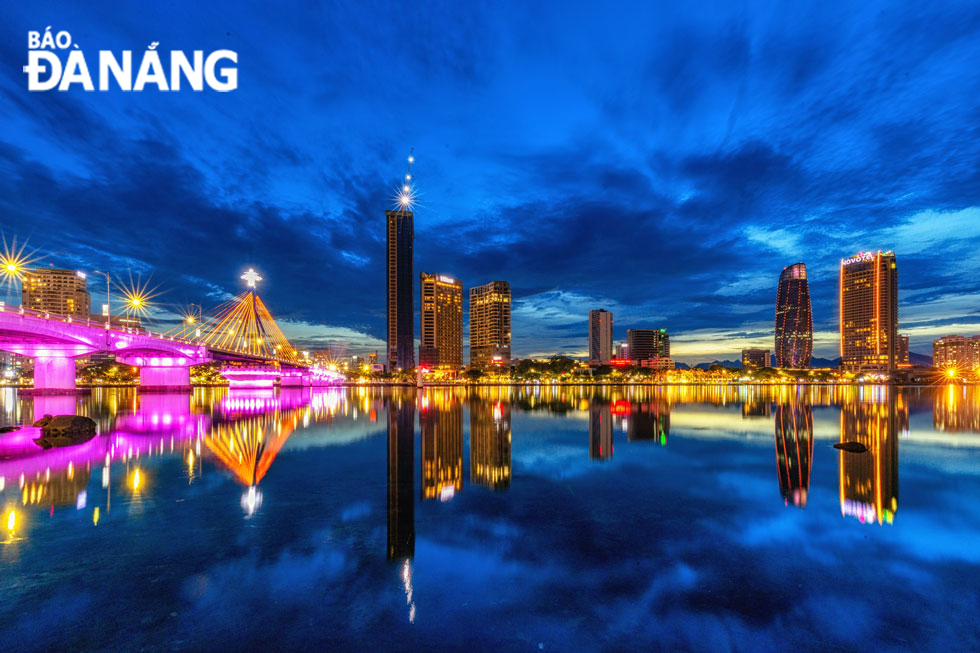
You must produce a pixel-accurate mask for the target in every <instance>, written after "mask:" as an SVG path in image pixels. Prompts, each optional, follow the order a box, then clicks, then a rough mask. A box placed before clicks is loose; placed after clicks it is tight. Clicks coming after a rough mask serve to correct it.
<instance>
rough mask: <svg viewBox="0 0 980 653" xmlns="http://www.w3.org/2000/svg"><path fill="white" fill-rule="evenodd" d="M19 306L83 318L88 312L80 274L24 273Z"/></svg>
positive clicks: (43, 270)
mask: <svg viewBox="0 0 980 653" xmlns="http://www.w3.org/2000/svg"><path fill="white" fill-rule="evenodd" d="M21 306H23V307H24V308H26V309H29V310H32V311H39V312H42V313H53V314H55V315H70V316H71V317H79V318H87V317H89V315H90V313H91V311H92V299H91V297H90V296H89V294H88V290H87V288H86V281H85V273H84V272H76V271H75V270H58V269H56V268H36V269H34V270H27V271H25V272H24V278H23V281H22V284H21Z"/></svg>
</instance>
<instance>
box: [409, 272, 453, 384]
mask: <svg viewBox="0 0 980 653" xmlns="http://www.w3.org/2000/svg"><path fill="white" fill-rule="evenodd" d="M421 280H422V283H421V288H422V290H421V295H422V319H421V327H422V328H421V342H420V344H419V365H421V366H422V367H426V368H428V369H444V370H459V369H462V367H463V285H462V284H461V283H460V282H459V281H457V280H456V279H453V278H452V277H447V276H445V275H436V274H426V273H424V272H423V273H422V275H421Z"/></svg>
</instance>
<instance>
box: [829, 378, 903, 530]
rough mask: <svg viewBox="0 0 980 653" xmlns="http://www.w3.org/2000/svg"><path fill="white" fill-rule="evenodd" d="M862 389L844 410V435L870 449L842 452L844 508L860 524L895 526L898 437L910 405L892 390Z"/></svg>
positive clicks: (841, 479)
mask: <svg viewBox="0 0 980 653" xmlns="http://www.w3.org/2000/svg"><path fill="white" fill-rule="evenodd" d="M861 390H862V391H860V392H858V393H856V394H857V396H856V397H853V398H852V401H849V402H847V403H845V404H844V406H843V407H842V408H841V421H840V439H841V442H847V441H856V442H860V443H861V444H863V445H865V446H866V447H867V448H868V451H867V452H866V453H849V452H846V451H840V452H839V460H840V462H839V464H840V510H841V514H842V515H845V516H849V517H854V518H856V519H857V520H858V521H860V522H861V523H873V522H877V523H879V524H885V523H887V524H891V523H892V521H893V520H894V519H895V513H896V511H897V510H898V435H899V431H900V430H901V431H905V432H907V431H908V423H909V413H908V406H907V404H906V403H905V402H904V401H903V400H902V398H901V393H900V392H898V391H896V390H895V389H894V388H888V387H877V388H868V389H863V388H862V389H861ZM864 390H867V391H864Z"/></svg>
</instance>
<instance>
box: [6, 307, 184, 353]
mask: <svg viewBox="0 0 980 653" xmlns="http://www.w3.org/2000/svg"><path fill="white" fill-rule="evenodd" d="M0 312H3V313H7V314H10V315H23V316H25V317H34V318H38V319H42V320H49V321H54V322H62V323H64V324H77V325H79V326H87V327H94V328H99V329H105V330H106V331H113V332H115V333H127V334H130V335H139V336H146V337H149V338H155V339H157V340H166V341H167V342H180V343H184V344H188V345H197V344H201V343H200V342H199V341H196V340H188V339H186V338H176V337H174V336H168V335H165V334H162V333H153V332H152V331H150V330H149V329H146V328H143V327H127V326H117V325H114V324H111V322H109V321H106V320H93V319H90V318H79V317H75V316H72V315H61V314H58V313H51V312H49V311H35V310H33V309H30V308H24V307H23V306H9V305H7V303H6V302H0Z"/></svg>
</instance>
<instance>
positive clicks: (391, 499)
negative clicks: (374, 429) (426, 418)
mask: <svg viewBox="0 0 980 653" xmlns="http://www.w3.org/2000/svg"><path fill="white" fill-rule="evenodd" d="M414 466H415V401H414V399H406V400H405V401H402V400H400V399H392V400H391V402H390V403H389V404H388V560H395V559H399V558H411V557H413V556H414V555H415V497H414V496H413V495H414V493H415V478H414V476H413V474H414V472H413V471H412V468H413V467H414Z"/></svg>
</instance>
